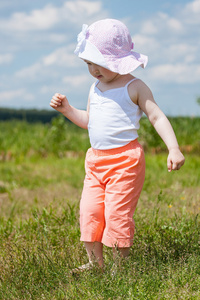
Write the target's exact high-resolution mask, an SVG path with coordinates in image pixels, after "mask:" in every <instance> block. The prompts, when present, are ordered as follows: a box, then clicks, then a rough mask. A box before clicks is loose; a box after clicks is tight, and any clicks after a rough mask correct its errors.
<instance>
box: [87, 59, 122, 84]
mask: <svg viewBox="0 0 200 300" xmlns="http://www.w3.org/2000/svg"><path fill="white" fill-rule="evenodd" d="M84 61H85V62H86V64H87V65H88V70H89V72H90V74H91V75H92V76H93V77H95V78H97V79H98V80H99V81H100V82H104V83H108V82H112V81H113V80H115V79H116V78H118V77H119V76H120V74H118V73H114V72H112V71H110V70H108V69H106V68H104V67H101V66H99V65H96V64H94V63H93V62H90V61H88V60H84Z"/></svg>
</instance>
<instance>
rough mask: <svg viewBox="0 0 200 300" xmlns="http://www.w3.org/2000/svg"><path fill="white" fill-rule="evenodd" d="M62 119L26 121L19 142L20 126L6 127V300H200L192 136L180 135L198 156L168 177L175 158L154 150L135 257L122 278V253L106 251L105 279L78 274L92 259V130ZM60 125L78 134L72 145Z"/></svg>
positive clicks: (1, 255) (198, 186)
mask: <svg viewBox="0 0 200 300" xmlns="http://www.w3.org/2000/svg"><path fill="white" fill-rule="evenodd" d="M55 122H57V123H56V124H55V123H54V125H53V124H50V125H42V124H35V125H27V124H26V123H24V122H22V123H20V122H17V123H15V126H14V128H15V132H16V136H15V137H11V136H10V135H11V133H12V128H13V123H9V122H5V123H2V124H1V125H0V127H1V128H2V126H4V131H3V132H2V131H0V137H1V138H0V139H2V140H3V138H2V137H3V136H4V135H5V133H6V132H7V133H8V132H9V135H8V138H7V140H6V141H4V146H2V148H1V149H0V152H1V153H2V152H3V151H4V153H3V154H2V157H1V160H0V299H3V300H10V299H12V300H18V299H20V300H21V299H22V300H23V299H24V300H29V299H40V300H41V299H45V300H46V299H47V300H48V299H49V300H52V299H87V300H88V299H89V300H93V299H95V300H96V299H105V300H108V299H110V300H113V299H114V300H121V299H131V300H132V299H134V300H135V299H136V300H137V299H138V300H139V299H141V300H143V299H149V300H151V299H170V300H173V299H195V300H197V299H200V220H199V212H200V201H199V200H200V157H199V155H198V154H196V150H194V144H195V142H194V143H193V144H191V145H190V143H189V141H188V139H189V138H187V139H186V138H184V136H186V134H185V131H184V130H182V131H183V138H182V136H181V132H180V133H179V135H178V138H179V139H180V140H182V146H186V145H187V146H188V145H190V146H192V147H193V150H194V151H193V150H192V153H190V154H189V153H188V154H187V153H186V163H185V165H184V167H183V168H182V169H181V170H180V171H178V172H172V173H168V172H167V167H166V158H167V153H165V152H163V150H162V151H161V149H160V148H159V149H157V148H156V149H155V146H154V145H152V144H151V143H150V144H147V145H146V147H147V150H148V151H147V153H146V165H147V166H146V181H145V184H144V189H143V191H142V194H141V197H140V201H139V203H138V206H137V209H136V212H135V216H134V219H135V223H136V233H135V238H134V245H133V247H132V248H131V253H130V257H129V259H127V260H125V261H120V263H119V267H118V272H117V273H116V275H115V276H114V277H112V276H111V273H110V270H111V267H112V265H113V258H112V251H111V249H109V248H107V247H105V248H104V257H105V270H104V273H101V272H100V271H99V270H98V269H94V270H91V271H87V272H84V273H81V274H77V275H72V274H71V273H70V270H71V269H73V268H74V267H77V266H79V265H81V264H83V263H86V262H87V255H86V252H85V249H84V247H83V244H82V243H81V242H80V241H79V238H80V230H79V199H80V196H81V189H82V184H83V179H84V154H85V151H86V149H87V145H88V138H87V135H86V133H85V131H84V130H79V129H77V131H76V128H75V127H74V126H71V125H69V124H65V123H64V122H63V120H61V121H60V120H59V119H56V121H55ZM59 122H61V124H60V123H59ZM177 122H178V121H177ZM59 124H60V125H59ZM58 125H59V126H61V127H62V126H63V128H64V129H63V130H66V129H68V133H67V134H68V137H67V139H68V143H67V142H66V141H65V142H63V141H62V139H61V138H57V137H56V135H54V134H53V133H52V131H54V130H57V132H58V128H59V126H58ZM53 126H55V127H56V129H52V127H53ZM188 126H189V125H188ZM185 127H186V125H185ZM23 128H24V132H23V133H22V131H23V130H22V129H23ZM62 134H63V135H64V136H65V133H63V132H62V133H61V135H62ZM198 134H199V133H197V138H198ZM4 137H5V136H4ZM22 137H26V139H25V140H23V138H22ZM39 137H40V138H39ZM62 138H63V136H62ZM192 139H194V137H192ZM17 140H18V141H21V142H17ZM184 140H185V143H184V142H183V141H184ZM11 141H13V142H11ZM22 141H23V142H22ZM79 141H80V143H79ZM48 142H49V144H50V145H53V146H51V147H50V146H49V145H48ZM13 143H14V144H13ZM62 143H64V144H62ZM6 145H7V146H6ZM41 145H42V146H41ZM195 145H197V142H196V144H195ZM3 147H4V148H3ZM62 147H63V148H62ZM195 147H196V146H195ZM41 149H42V150H41ZM190 149H191V148H190ZM195 149H196V148H195ZM186 150H187V148H186ZM9 151H10V152H9ZM156 152H158V154H156V155H155V153H156ZM189 152H190V151H189ZM8 153H10V155H8ZM3 155H4V156H3ZM6 155H7V156H6ZM119 260H120V259H119Z"/></svg>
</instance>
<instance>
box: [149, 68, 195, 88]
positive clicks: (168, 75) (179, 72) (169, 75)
mask: <svg viewBox="0 0 200 300" xmlns="http://www.w3.org/2000/svg"><path fill="white" fill-rule="evenodd" d="M149 76H150V78H151V80H153V81H157V82H161V81H162V82H163V81H164V82H166V83H181V84H188V83H198V82H199V78H200V65H199V66H196V65H194V64H193V65H187V64H160V65H158V66H155V67H152V68H150V70H149Z"/></svg>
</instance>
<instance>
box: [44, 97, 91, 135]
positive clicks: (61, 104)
mask: <svg viewBox="0 0 200 300" xmlns="http://www.w3.org/2000/svg"><path fill="white" fill-rule="evenodd" d="M50 106H51V107H52V108H54V109H55V110H57V111H59V112H60V113H62V114H63V115H64V116H65V117H66V118H67V119H69V120H70V121H72V122H73V123H74V124H76V125H78V126H79V127H81V128H84V129H87V128H88V121H89V105H88V109H87V111H85V110H80V109H76V108H75V107H73V106H71V105H70V104H69V102H68V100H67V98H66V96H65V95H61V94H59V93H56V94H55V95H54V96H53V97H52V99H51V102H50Z"/></svg>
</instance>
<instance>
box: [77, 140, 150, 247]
mask: <svg viewBox="0 0 200 300" xmlns="http://www.w3.org/2000/svg"><path fill="white" fill-rule="evenodd" d="M85 170H86V176H85V180H84V187H83V192H82V197H81V202H80V228H81V238H80V239H81V241H84V242H95V241H97V242H101V243H103V244H104V245H106V246H108V247H122V248H124V247H130V246H132V244H133V236H134V230H135V224H134V220H133V214H134V211H135V208H136V205H137V202H138V199H139V196H140V193H141V190H142V187H143V183H144V178H145V158H144V152H143V149H142V146H141V145H140V144H139V142H138V141H137V139H136V140H134V141H132V142H130V143H129V144H127V145H125V146H122V147H120V148H116V149H111V150H95V149H93V148H90V149H89V150H88V151H87V154H86V160H85Z"/></svg>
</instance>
